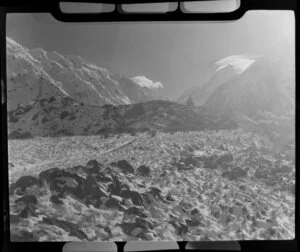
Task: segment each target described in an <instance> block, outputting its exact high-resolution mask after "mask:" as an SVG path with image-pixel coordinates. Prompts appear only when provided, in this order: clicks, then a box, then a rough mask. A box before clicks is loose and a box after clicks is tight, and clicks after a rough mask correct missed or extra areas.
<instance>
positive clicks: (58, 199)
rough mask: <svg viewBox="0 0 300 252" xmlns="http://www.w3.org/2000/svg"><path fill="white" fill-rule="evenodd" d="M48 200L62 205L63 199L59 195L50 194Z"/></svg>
mask: <svg viewBox="0 0 300 252" xmlns="http://www.w3.org/2000/svg"><path fill="white" fill-rule="evenodd" d="M50 201H51V202H52V203H53V204H56V205H62V204H63V201H62V200H61V199H60V197H59V196H58V195H51V197H50Z"/></svg>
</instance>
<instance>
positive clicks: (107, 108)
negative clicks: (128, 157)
mask: <svg viewBox="0 0 300 252" xmlns="http://www.w3.org/2000/svg"><path fill="white" fill-rule="evenodd" d="M8 124H9V125H8V129H9V130H8V134H9V138H28V137H33V136H60V135H97V134H119V133H124V132H127V133H132V134H135V133H137V132H143V131H167V132H175V131H189V130H202V129H205V128H208V127H212V126H213V121H212V118H211V116H209V115H207V114H205V113H204V112H202V111H194V110H192V109H190V108H188V107H187V106H185V105H181V104H177V103H174V102H169V101H150V102H144V103H137V104H131V105H119V106H114V105H104V106H88V105H82V104H80V103H78V102H77V101H74V100H72V99H70V98H63V99H61V100H57V99H55V98H54V97H51V98H49V99H42V100H39V101H38V102H35V103H34V104H31V105H27V106H26V107H23V106H19V107H18V108H17V109H15V110H12V111H10V112H9V113H8ZM223 126H224V125H223V124H220V125H216V128H222V127H223ZM231 126H232V127H234V124H233V125H231Z"/></svg>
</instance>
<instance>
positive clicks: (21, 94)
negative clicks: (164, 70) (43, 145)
mask: <svg viewBox="0 0 300 252" xmlns="http://www.w3.org/2000/svg"><path fill="white" fill-rule="evenodd" d="M7 77H8V78H7V79H8V101H9V106H8V109H9V110H11V109H15V108H16V107H17V106H18V104H24V105H26V104H28V103H31V102H34V101H35V100H36V99H40V98H45V99H47V98H49V97H52V96H53V97H58V96H69V97H70V98H72V99H74V100H76V101H78V102H83V103H84V104H86V105H100V106H101V105H104V104H113V105H120V104H131V103H137V102H142V101H150V100H157V99H163V97H159V98H158V97H157V94H156V92H154V91H153V90H154V89H155V88H151V89H150V88H148V87H146V86H144V87H141V86H140V85H138V84H137V83H136V82H134V81H133V80H132V79H130V78H128V77H126V76H123V75H119V74H114V73H111V72H109V71H108V70H107V69H105V68H102V67H99V66H97V65H95V64H93V63H91V62H89V61H87V60H85V59H83V58H81V57H80V56H74V55H62V54H59V53H57V52H46V51H45V50H43V49H42V48H36V49H32V50H29V49H27V48H25V47H24V46H22V45H20V44H18V43H17V42H15V41H14V40H12V39H10V38H8V37H7ZM156 88H161V87H156Z"/></svg>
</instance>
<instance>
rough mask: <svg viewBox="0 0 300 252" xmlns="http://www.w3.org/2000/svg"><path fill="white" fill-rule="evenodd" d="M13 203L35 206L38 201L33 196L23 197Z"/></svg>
mask: <svg viewBox="0 0 300 252" xmlns="http://www.w3.org/2000/svg"><path fill="white" fill-rule="evenodd" d="M15 203H23V204H25V205H37V204H38V201H37V198H36V197H35V196H34V195H25V196H23V197H21V198H19V199H17V200H16V201H15Z"/></svg>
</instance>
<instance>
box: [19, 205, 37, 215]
mask: <svg viewBox="0 0 300 252" xmlns="http://www.w3.org/2000/svg"><path fill="white" fill-rule="evenodd" d="M35 210H36V208H35V207H34V206H33V205H27V206H25V207H24V209H23V210H22V211H21V212H20V214H19V217H20V218H28V217H30V216H36V214H35Z"/></svg>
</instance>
